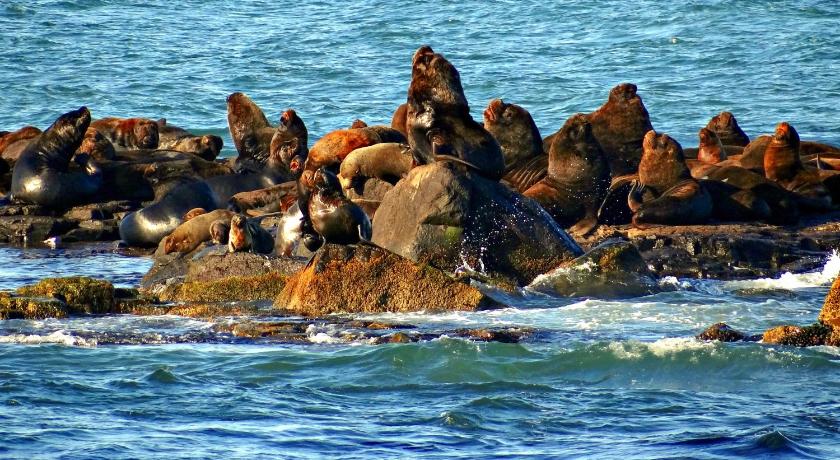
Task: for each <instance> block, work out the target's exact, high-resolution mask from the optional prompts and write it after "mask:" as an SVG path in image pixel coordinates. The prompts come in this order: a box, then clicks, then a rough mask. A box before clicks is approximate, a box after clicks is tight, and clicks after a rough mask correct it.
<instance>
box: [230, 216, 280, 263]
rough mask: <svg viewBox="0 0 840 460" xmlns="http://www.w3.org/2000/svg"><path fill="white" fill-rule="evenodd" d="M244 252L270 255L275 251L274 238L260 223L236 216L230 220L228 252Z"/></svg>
mask: <svg viewBox="0 0 840 460" xmlns="http://www.w3.org/2000/svg"><path fill="white" fill-rule="evenodd" d="M242 251H248V252H253V253H256V254H270V253H271V252H272V251H274V238H273V237H272V236H271V234H270V233H269V232H268V231H267V230H266V229H264V228H262V227H261V226H260V224H259V221H257V220H253V219H248V218H247V217H245V216H243V215H242V214H235V215H234V216H233V217H232V218H231V220H230V231H229V233H228V252H242Z"/></svg>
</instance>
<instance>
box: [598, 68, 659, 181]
mask: <svg viewBox="0 0 840 460" xmlns="http://www.w3.org/2000/svg"><path fill="white" fill-rule="evenodd" d="M636 90H637V89H636V85H634V84H632V83H622V84H620V85H618V86H616V87H614V88H613V89H611V90H610V95H609V98H608V99H607V102H606V103H605V104H604V105H602V106H601V107H600V108H598V110H596V111H594V112H592V113H591V114H589V122H590V123H591V124H592V133H593V134H595V139H596V140H597V141H598V144H600V145H601V148H602V149H603V150H604V155H606V157H607V161H608V162H609V165H610V173H611V174H612V177H618V176H622V175H625V174H635V173H636V171H637V170H638V168H639V162H640V161H641V157H642V140H643V139H644V137H645V135H646V133H647V132H648V131H651V130H652V129H653V125H651V123H650V115H648V111H647V109H646V108H645V105H644V103H642V98H641V97H639V95H638V94H637V93H636Z"/></svg>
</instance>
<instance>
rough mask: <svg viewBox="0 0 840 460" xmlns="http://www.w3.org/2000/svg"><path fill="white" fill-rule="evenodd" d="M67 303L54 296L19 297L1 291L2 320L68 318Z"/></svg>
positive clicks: (0, 310) (0, 308)
mask: <svg viewBox="0 0 840 460" xmlns="http://www.w3.org/2000/svg"><path fill="white" fill-rule="evenodd" d="M68 313H69V312H68V310H67V304H66V303H64V302H63V301H61V300H60V299H56V298H54V297H19V296H14V295H12V294H11V293H9V292H0V320H3V319H46V318H66V317H67V315H68Z"/></svg>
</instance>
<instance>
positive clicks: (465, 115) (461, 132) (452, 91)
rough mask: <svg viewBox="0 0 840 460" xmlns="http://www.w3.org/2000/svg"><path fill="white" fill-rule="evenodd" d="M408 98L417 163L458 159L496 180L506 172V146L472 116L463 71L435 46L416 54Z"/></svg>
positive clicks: (408, 118) (411, 142) (410, 139)
mask: <svg viewBox="0 0 840 460" xmlns="http://www.w3.org/2000/svg"><path fill="white" fill-rule="evenodd" d="M407 102H408V111H407V115H406V126H407V129H408V142H409V145H411V148H412V151H413V152H414V154H415V161H416V163H417V164H429V163H432V162H434V161H453V162H456V163H459V164H462V165H466V166H468V167H469V168H471V169H472V170H474V171H476V172H477V173H478V174H481V175H482V176H484V177H487V178H489V179H491V180H499V179H501V178H502V176H504V171H505V160H504V156H503V155H502V150H501V147H499V143H498V142H496V139H494V138H493V136H492V135H491V134H490V133H489V132H487V130H485V129H484V127H482V126H481V125H480V124H479V123H476V121H475V120H473V118H472V116H471V115H470V108H469V105H468V104H467V98H466V96H465V95H464V89H463V87H462V86H461V76H460V75H459V73H458V70H457V69H455V66H453V65H452V64H451V63H450V62H449V61H447V60H446V58H444V57H443V56H442V55H440V54H437V53H435V52H434V51H433V50H432V48H431V47H428V46H423V47H420V48H419V49H418V50H417V52H415V53H414V58H413V59H412V72H411V84H410V85H409V87H408V101H407Z"/></svg>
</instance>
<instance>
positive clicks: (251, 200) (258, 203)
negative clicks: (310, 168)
mask: <svg viewBox="0 0 840 460" xmlns="http://www.w3.org/2000/svg"><path fill="white" fill-rule="evenodd" d="M295 203H297V183H296V182H295V181H290V182H284V183H282V184H277V185H272V186H271V187H266V188H263V189H259V190H254V191H251V192H241V193H237V194H236V195H233V196H232V197H231V199H230V201H229V202H228V207H229V208H230V209H233V210H235V211H236V212H240V213H246V214H249V215H250V214H252V212H251V211H259V213H265V212H276V211H286V210H288V209H289V208H290V207H291V206H292V205H293V204H295Z"/></svg>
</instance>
